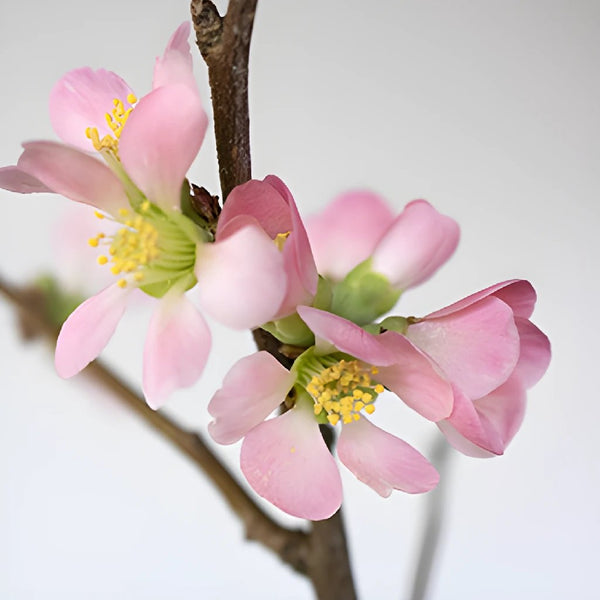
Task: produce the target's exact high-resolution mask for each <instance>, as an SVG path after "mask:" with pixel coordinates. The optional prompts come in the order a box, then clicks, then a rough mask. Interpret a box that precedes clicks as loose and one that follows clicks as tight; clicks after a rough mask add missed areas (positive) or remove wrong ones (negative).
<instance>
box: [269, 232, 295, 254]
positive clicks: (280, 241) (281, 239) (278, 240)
mask: <svg viewBox="0 0 600 600" xmlns="http://www.w3.org/2000/svg"><path fill="white" fill-rule="evenodd" d="M290 233H291V232H290V231H286V232H285V233H278V234H277V236H276V237H275V239H274V240H273V241H274V242H275V245H276V246H277V249H278V250H283V247H284V246H285V242H286V240H287V239H288V237H289V236H290Z"/></svg>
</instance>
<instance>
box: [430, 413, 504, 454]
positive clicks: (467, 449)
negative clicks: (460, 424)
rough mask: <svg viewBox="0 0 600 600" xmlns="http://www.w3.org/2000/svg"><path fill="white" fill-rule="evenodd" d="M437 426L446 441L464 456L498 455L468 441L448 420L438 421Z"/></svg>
mask: <svg viewBox="0 0 600 600" xmlns="http://www.w3.org/2000/svg"><path fill="white" fill-rule="evenodd" d="M437 426H438V427H439V429H440V431H441V432H442V433H443V434H444V437H445V438H446V440H447V441H448V443H449V444H450V445H451V446H452V447H453V448H455V449H456V450H458V451H459V452H461V453H462V454H464V455H465V456H471V457H473V458H493V457H494V456H498V455H497V454H494V453H493V452H489V451H488V450H484V449H483V448H480V447H479V446H476V445H475V444H474V443H473V442H470V441H469V440H468V439H467V438H466V437H464V436H463V435H461V434H460V433H458V431H457V430H456V428H454V427H453V426H452V425H451V424H450V422H449V421H448V420H444V421H438V423H437Z"/></svg>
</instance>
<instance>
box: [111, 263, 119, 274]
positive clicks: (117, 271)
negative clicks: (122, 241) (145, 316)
mask: <svg viewBox="0 0 600 600" xmlns="http://www.w3.org/2000/svg"><path fill="white" fill-rule="evenodd" d="M110 272H111V273H112V274H113V275H118V274H119V273H120V272H121V267H118V266H117V265H115V266H114V267H111V268H110Z"/></svg>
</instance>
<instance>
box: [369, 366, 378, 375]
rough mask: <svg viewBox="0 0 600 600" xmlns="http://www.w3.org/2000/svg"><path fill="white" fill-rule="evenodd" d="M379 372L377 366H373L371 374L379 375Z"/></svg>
mask: <svg viewBox="0 0 600 600" xmlns="http://www.w3.org/2000/svg"><path fill="white" fill-rule="evenodd" d="M377 373H379V369H378V368H377V367H371V375H377Z"/></svg>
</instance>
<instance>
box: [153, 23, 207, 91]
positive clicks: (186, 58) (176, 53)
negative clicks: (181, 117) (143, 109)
mask: <svg viewBox="0 0 600 600" xmlns="http://www.w3.org/2000/svg"><path fill="white" fill-rule="evenodd" d="M189 36H190V23H189V21H185V22H184V23H182V24H181V25H180V26H179V27H178V28H177V29H176V30H175V33H174V34H173V35H172V36H171V38H170V39H169V42H168V43H167V47H166V48H165V51H164V53H163V55H162V57H161V58H157V59H156V63H155V65H154V78H153V80H152V89H156V88H158V87H161V86H163V85H172V84H175V83H182V84H184V85H187V86H188V87H189V88H190V89H192V90H194V91H196V80H195V79H194V73H193V70H192V67H193V65H192V55H191V54H190V45H189V44H188V38H189Z"/></svg>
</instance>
